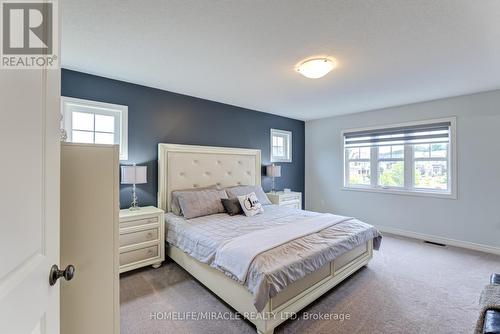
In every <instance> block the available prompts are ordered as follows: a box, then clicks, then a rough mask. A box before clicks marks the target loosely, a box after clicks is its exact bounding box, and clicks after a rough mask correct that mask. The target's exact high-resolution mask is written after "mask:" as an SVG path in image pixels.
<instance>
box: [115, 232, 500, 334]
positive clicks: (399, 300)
mask: <svg viewBox="0 0 500 334" xmlns="http://www.w3.org/2000/svg"><path fill="white" fill-rule="evenodd" d="M492 272H500V256H494V255H488V254H483V253H479V252H473V251H467V250H462V249H459V248H454V247H445V248H443V247H439V246H434V245H429V244H424V243H422V242H420V241H416V240H412V239H406V238H399V237H394V236H388V235H386V236H384V240H383V241H382V248H381V250H380V251H379V252H375V255H374V259H373V260H372V262H370V264H369V265H368V267H366V268H363V269H361V270H360V271H358V272H357V273H355V274H354V275H353V276H352V277H350V278H349V279H347V280H346V281H345V282H343V283H342V284H341V285H339V286H337V287H336V288H334V289H333V290H331V291H330V292H329V293H327V294H325V295H324V296H323V297H322V298H320V299H318V300H317V301H316V302H314V303H313V304H311V305H309V306H308V307H306V308H305V309H304V310H303V312H306V313H301V314H299V317H298V318H297V319H296V320H293V321H291V320H288V321H286V322H285V323H283V324H282V325H281V326H279V327H278V328H277V329H276V330H275V333H280V334H281V333H429V334H436V333H471V332H472V330H473V328H474V323H475V321H476V317H477V312H478V309H479V308H478V298H479V294H480V292H481V289H482V288H483V286H484V285H485V284H487V283H488V278H489V275H490V274H491V273H492ZM120 297H121V333H122V334H136V333H140V334H164V333H175V334H181V333H204V334H208V333H214V334H215V333H255V329H254V327H253V326H252V324H251V323H249V322H247V321H245V320H239V319H229V320H224V319H220V320H197V321H195V320H164V319H163V320H162V317H163V318H164V317H165V316H166V315H167V314H168V312H179V313H170V314H177V315H180V316H182V315H183V314H182V313H181V312H209V311H210V312H221V313H220V314H225V313H224V312H232V309H231V308H230V307H229V306H227V305H226V304H224V302H222V301H221V300H220V299H218V298H217V297H216V296H215V295H213V294H212V293H211V292H210V291H208V290H207V289H206V288H204V287H203V286H202V285H201V284H200V283H198V282H197V281H196V280H195V279H193V278H192V277H191V276H190V275H189V274H188V273H187V272H185V271H184V270H183V269H182V268H180V267H179V266H178V265H177V264H175V263H174V262H172V261H167V263H166V264H164V265H163V266H162V267H160V268H159V269H156V270H155V269H152V268H151V267H149V268H144V269H140V270H136V271H132V272H129V273H126V274H123V275H122V277H121V280H120ZM155 312H159V313H155ZM325 314H326V315H327V317H331V318H332V319H329V320H324V319H323V320H310V319H305V318H304V317H305V315H308V316H309V315H325ZM328 314H329V315H328ZM342 315H343V316H344V317H345V318H346V317H347V315H348V316H349V319H348V320H347V319H344V320H343V321H341V320H339V319H338V317H341V316H342ZM155 316H156V320H155V319H154V317H155ZM152 317H153V319H152Z"/></svg>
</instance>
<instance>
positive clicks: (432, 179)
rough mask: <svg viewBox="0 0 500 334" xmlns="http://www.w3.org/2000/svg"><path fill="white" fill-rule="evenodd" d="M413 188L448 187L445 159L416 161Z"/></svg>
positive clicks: (440, 188)
mask: <svg viewBox="0 0 500 334" xmlns="http://www.w3.org/2000/svg"><path fill="white" fill-rule="evenodd" d="M415 188H425V189H437V190H447V189H448V163H447V162H446V161H416V162H415Z"/></svg>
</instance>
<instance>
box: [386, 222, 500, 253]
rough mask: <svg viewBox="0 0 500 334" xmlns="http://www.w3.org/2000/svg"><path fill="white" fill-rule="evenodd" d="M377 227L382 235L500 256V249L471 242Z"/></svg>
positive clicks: (387, 227)
mask: <svg viewBox="0 0 500 334" xmlns="http://www.w3.org/2000/svg"><path fill="white" fill-rule="evenodd" d="M376 227H377V228H378V230H379V231H380V232H382V233H384V232H385V233H389V234H395V235H400V236H403V237H408V238H413V239H419V240H425V241H431V242H437V243H439V244H445V245H448V246H454V247H460V248H466V249H471V250H475V251H479V252H484V253H490V254H497V255H500V248H499V247H494V246H489V245H482V244H476V243H473V242H469V241H462V240H455V239H448V238H443V237H439V236H435V235H429V234H423V233H418V232H411V231H405V230H401V229H398V228H394V227H389V226H376Z"/></svg>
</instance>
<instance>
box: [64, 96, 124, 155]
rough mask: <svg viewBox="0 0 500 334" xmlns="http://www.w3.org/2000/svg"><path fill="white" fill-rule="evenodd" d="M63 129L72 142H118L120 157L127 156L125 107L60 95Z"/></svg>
mask: <svg viewBox="0 0 500 334" xmlns="http://www.w3.org/2000/svg"><path fill="white" fill-rule="evenodd" d="M61 103H62V114H63V123H64V129H65V130H66V133H67V136H68V141H69V142H74V143H93V144H119V145H120V160H128V138H127V133H128V129H127V126H128V125H127V124H128V120H127V117H128V107H127V106H122V105H118V104H110V103H103V102H96V101H90V100H81V99H75V98H69V97H62V101H61Z"/></svg>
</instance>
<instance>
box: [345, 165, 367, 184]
mask: <svg viewBox="0 0 500 334" xmlns="http://www.w3.org/2000/svg"><path fill="white" fill-rule="evenodd" d="M349 185H370V163H369V162H358V161H351V162H349Z"/></svg>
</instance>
